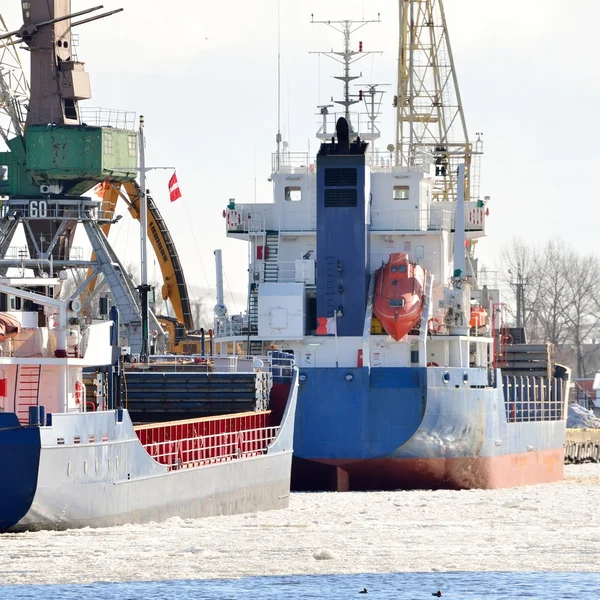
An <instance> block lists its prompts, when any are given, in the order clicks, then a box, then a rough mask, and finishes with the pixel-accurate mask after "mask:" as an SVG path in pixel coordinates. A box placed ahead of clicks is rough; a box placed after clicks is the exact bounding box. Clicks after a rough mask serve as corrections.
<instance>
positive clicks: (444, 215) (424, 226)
mask: <svg viewBox="0 0 600 600" xmlns="http://www.w3.org/2000/svg"><path fill="white" fill-rule="evenodd" d="M451 217H452V212H451V211H450V210H436V211H433V210H428V209H426V208H424V209H418V208H412V209H411V208H405V209H398V208H397V209H392V210H371V231H449V230H450V227H451V224H452V220H451Z"/></svg>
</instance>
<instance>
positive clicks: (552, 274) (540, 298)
mask: <svg viewBox="0 0 600 600" xmlns="http://www.w3.org/2000/svg"><path fill="white" fill-rule="evenodd" d="M538 268H539V278H540V283H539V288H538V289H539V293H538V294H537V297H536V308H535V313H536V317H535V318H536V321H537V322H538V323H539V325H540V332H541V339H540V340H539V341H542V340H543V341H548V342H552V344H554V345H555V347H556V348H557V349H561V348H562V347H563V346H564V344H565V342H566V341H567V338H568V334H569V331H568V327H567V322H566V318H565V317H566V311H567V309H568V282H567V278H566V277H565V272H566V270H567V268H568V267H567V264H566V261H565V252H564V248H563V244H562V243H561V242H560V241H557V240H550V241H549V242H547V243H546V245H545V246H544V248H543V249H542V251H541V253H540V254H539V260H538Z"/></svg>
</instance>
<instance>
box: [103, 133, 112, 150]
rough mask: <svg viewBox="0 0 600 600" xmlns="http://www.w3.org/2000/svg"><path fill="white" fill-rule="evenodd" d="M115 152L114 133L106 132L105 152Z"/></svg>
mask: <svg viewBox="0 0 600 600" xmlns="http://www.w3.org/2000/svg"><path fill="white" fill-rule="evenodd" d="M112 153H113V143H112V133H105V134H104V154H112Z"/></svg>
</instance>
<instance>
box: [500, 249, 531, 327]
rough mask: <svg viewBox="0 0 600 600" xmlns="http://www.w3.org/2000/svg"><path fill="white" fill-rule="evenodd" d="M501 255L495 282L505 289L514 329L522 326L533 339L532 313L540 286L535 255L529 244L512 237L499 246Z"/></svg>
mask: <svg viewBox="0 0 600 600" xmlns="http://www.w3.org/2000/svg"><path fill="white" fill-rule="evenodd" d="M501 256H502V265H501V268H500V269H499V279H500V283H504V284H505V287H506V288H507V290H508V297H509V299H510V300H509V302H508V304H507V306H506V308H507V311H508V313H509V314H510V315H511V316H512V317H513V318H514V319H515V322H516V324H517V326H521V327H525V328H526V329H527V330H528V333H530V334H533V337H535V338H537V337H538V335H537V332H536V329H537V325H538V322H537V321H538V320H537V314H536V310H537V300H538V297H539V295H540V286H541V279H540V270H539V262H540V258H539V255H538V252H537V250H536V248H535V247H534V246H533V245H531V244H527V243H526V242H524V241H523V240H521V239H519V238H513V240H512V241H511V242H510V243H508V244H505V245H504V246H503V247H502V249H501Z"/></svg>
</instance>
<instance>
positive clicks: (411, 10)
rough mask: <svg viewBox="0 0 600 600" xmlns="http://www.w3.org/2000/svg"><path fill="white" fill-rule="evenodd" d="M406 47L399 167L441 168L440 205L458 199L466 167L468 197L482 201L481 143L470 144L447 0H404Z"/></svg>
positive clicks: (401, 67)
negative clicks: (427, 164) (460, 172)
mask: <svg viewBox="0 0 600 600" xmlns="http://www.w3.org/2000/svg"><path fill="white" fill-rule="evenodd" d="M399 23H400V43H399V52H398V88H397V93H396V96H395V98H394V106H395V108H396V146H395V149H394V152H395V162H396V165H398V166H408V167H410V166H415V165H420V164H422V163H423V162H424V161H432V162H433V163H434V165H435V174H436V176H437V181H438V184H437V187H436V188H435V189H434V197H435V198H436V199H437V200H456V186H457V175H456V173H457V168H458V165H459V164H460V163H464V165H465V198H467V199H474V200H478V198H476V197H475V196H474V194H478V189H477V188H478V185H477V184H478V177H479V174H478V170H479V156H480V155H481V151H482V148H481V140H480V139H479V140H478V142H477V143H476V147H475V148H473V144H472V143H471V142H470V140H469V135H468V133H467V125H466V121H465V115H464V110H463V105H462V101H461V97H460V90H459V87H458V79H457V75H456V69H455V67H454V58H453V55H452V47H451V45H450V38H449V35H448V27H447V23H446V14H445V12H444V5H443V1H442V0H399Z"/></svg>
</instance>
